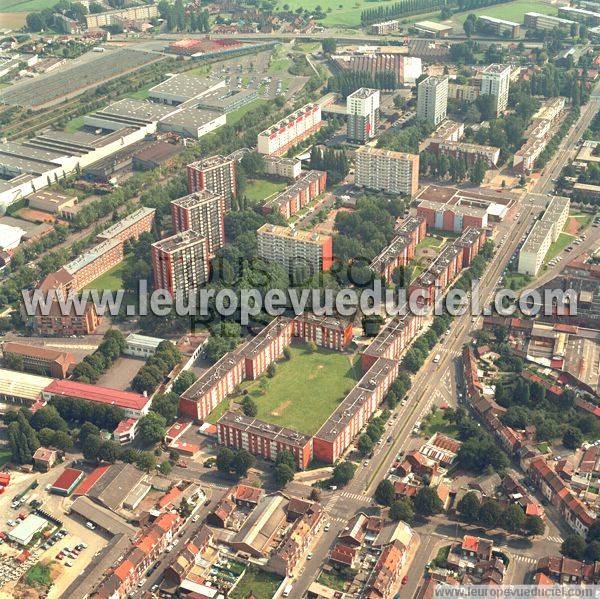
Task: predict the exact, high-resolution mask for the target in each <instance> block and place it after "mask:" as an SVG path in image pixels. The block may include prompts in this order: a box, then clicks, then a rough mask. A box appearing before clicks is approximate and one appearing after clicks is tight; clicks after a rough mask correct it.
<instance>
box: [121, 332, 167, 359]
mask: <svg viewBox="0 0 600 599" xmlns="http://www.w3.org/2000/svg"><path fill="white" fill-rule="evenodd" d="M163 341H164V339H161V338H160V337H148V336H147V335H140V334H139V333H130V334H129V335H127V337H126V338H125V349H124V350H123V353H124V354H125V355H126V356H133V357H134V358H142V359H144V360H147V359H148V358H150V357H151V356H153V355H154V354H155V353H156V350H157V349H158V346H159V345H160V344H161V343H162V342H163Z"/></svg>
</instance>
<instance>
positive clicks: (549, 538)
mask: <svg viewBox="0 0 600 599" xmlns="http://www.w3.org/2000/svg"><path fill="white" fill-rule="evenodd" d="M546 538H547V539H548V540H549V541H552V542H553V543H562V542H563V541H564V539H563V538H562V537H546Z"/></svg>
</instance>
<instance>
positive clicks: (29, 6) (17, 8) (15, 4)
mask: <svg viewBox="0 0 600 599" xmlns="http://www.w3.org/2000/svg"><path fill="white" fill-rule="evenodd" d="M55 4H56V0H0V12H33V11H36V10H44V9H45V8H52V7H53V6H54V5H55ZM0 22H1V23H2V26H3V27H4V19H0Z"/></svg>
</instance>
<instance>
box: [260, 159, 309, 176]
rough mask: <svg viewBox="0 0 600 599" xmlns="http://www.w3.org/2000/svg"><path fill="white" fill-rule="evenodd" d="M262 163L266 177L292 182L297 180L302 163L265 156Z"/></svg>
mask: <svg viewBox="0 0 600 599" xmlns="http://www.w3.org/2000/svg"><path fill="white" fill-rule="evenodd" d="M263 161H264V164H265V173H267V175H274V176H276V177H281V178H283V179H292V180H293V179H297V178H298V177H299V176H300V174H301V173H302V163H301V162H300V160H298V159H297V158H284V157H282V156H268V155H265V156H264V157H263Z"/></svg>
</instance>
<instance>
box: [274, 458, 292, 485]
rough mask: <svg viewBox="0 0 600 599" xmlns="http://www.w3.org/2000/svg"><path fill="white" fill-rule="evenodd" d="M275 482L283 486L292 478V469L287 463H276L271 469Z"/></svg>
mask: <svg viewBox="0 0 600 599" xmlns="http://www.w3.org/2000/svg"><path fill="white" fill-rule="evenodd" d="M273 476H274V478H275V482H276V483H277V484H278V485H279V486H280V487H284V486H285V485H287V484H288V483H289V482H291V481H292V480H294V471H293V470H292V469H291V468H290V467H289V466H288V465H287V464H278V465H277V466H275V470H274V471H273Z"/></svg>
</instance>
